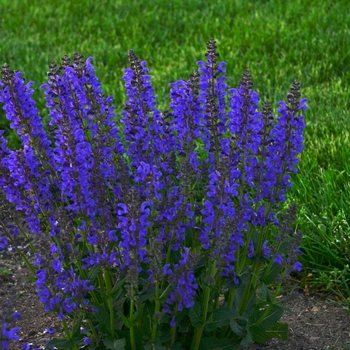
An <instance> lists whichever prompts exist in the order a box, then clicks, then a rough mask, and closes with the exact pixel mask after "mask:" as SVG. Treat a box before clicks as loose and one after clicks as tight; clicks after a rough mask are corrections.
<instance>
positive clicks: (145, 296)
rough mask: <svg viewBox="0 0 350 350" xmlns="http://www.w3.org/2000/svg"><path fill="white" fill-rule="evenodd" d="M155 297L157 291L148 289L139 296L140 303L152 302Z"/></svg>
mask: <svg viewBox="0 0 350 350" xmlns="http://www.w3.org/2000/svg"><path fill="white" fill-rule="evenodd" d="M154 297H155V289H154V288H152V289H148V290H146V291H145V292H144V293H143V294H140V295H139V296H138V303H140V304H141V303H144V302H145V301H147V300H150V299H152V298H154Z"/></svg>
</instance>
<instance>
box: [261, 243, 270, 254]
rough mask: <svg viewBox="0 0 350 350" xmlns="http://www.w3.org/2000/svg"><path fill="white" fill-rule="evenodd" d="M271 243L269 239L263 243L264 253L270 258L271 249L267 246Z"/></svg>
mask: <svg viewBox="0 0 350 350" xmlns="http://www.w3.org/2000/svg"><path fill="white" fill-rule="evenodd" d="M268 243H269V241H265V242H264V243H263V245H262V249H263V255H264V256H265V257H267V258H270V256H271V249H270V248H269V247H268V246H267V245H268Z"/></svg>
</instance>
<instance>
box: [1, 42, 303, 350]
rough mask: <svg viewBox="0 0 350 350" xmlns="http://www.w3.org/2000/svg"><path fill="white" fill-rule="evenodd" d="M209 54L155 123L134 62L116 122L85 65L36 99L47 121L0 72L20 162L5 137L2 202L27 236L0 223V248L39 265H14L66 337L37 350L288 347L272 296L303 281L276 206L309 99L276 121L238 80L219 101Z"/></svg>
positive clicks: (17, 80) (217, 76)
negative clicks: (28, 277) (22, 247)
mask: <svg viewBox="0 0 350 350" xmlns="http://www.w3.org/2000/svg"><path fill="white" fill-rule="evenodd" d="M218 56H219V54H218V53H217V47H216V44H215V41H214V40H213V39H211V40H210V41H209V42H208V45H207V53H206V60H205V61H199V62H197V65H198V70H197V71H195V72H194V73H193V74H191V75H190V76H189V79H188V80H180V81H177V82H175V83H172V84H170V86H171V90H170V97H171V103H170V106H169V110H166V111H161V110H159V109H157V105H156V95H155V92H154V89H153V88H152V84H151V81H150V80H151V76H150V75H149V72H148V68H147V67H146V62H145V61H141V60H140V59H139V58H138V57H137V55H136V54H135V52H133V51H130V52H129V62H130V67H129V68H127V69H126V70H125V75H124V77H123V79H124V82H125V89H126V97H127V99H126V103H125V107H124V110H123V112H122V116H121V118H116V113H115V112H114V107H113V105H112V103H113V99H112V97H106V96H105V95H104V94H103V92H102V87H101V83H100V82H99V81H98V79H97V77H96V74H95V70H94V68H93V66H92V64H91V61H92V59H91V58H88V59H87V60H84V59H83V57H82V56H81V55H79V54H75V55H74V58H73V59H72V60H71V59H69V58H68V57H64V58H63V59H62V63H61V65H60V66H57V65H56V64H54V63H53V64H51V65H50V71H49V73H48V77H49V78H48V83H47V84H45V85H43V86H42V87H41V88H42V89H43V90H44V94H45V99H46V107H47V108H48V111H49V112H48V118H47V120H48V123H44V122H43V119H42V118H41V117H40V116H39V113H38V109H37V107H36V104H35V102H34V100H33V99H32V94H33V90H32V88H31V86H32V84H33V83H25V81H24V79H23V77H22V73H20V72H15V71H12V70H10V68H9V66H7V65H5V66H3V67H2V79H1V80H0V102H1V103H2V104H3V109H4V111H5V112H6V117H7V119H8V120H9V122H10V127H11V128H12V129H14V130H16V132H17V134H18V135H19V136H20V138H21V140H22V148H21V149H19V150H16V151H13V150H10V149H9V148H8V146H7V141H6V139H5V138H4V136H3V132H1V134H2V135H1V136H0V144H1V147H0V152H1V155H0V160H1V162H0V189H1V192H2V193H3V195H4V196H6V203H7V204H6V205H8V206H14V208H15V209H16V210H17V211H19V212H20V213H21V215H23V216H24V218H25V227H23V228H20V225H14V224H13V222H14V221H15V220H16V216H15V215H13V216H12V217H11V220H9V218H8V217H7V218H3V220H2V226H1V238H0V242H1V245H2V246H3V247H4V246H6V245H7V244H11V242H12V241H13V236H14V235H24V237H25V238H26V239H29V240H30V241H31V246H30V247H31V249H32V251H33V257H34V258H33V259H31V258H28V257H27V256H24V255H23V258H24V259H25V262H26V264H27V265H28V267H29V268H30V270H31V271H32V272H33V274H34V275H35V278H36V288H37V293H38V296H39V298H40V300H41V302H42V303H43V304H44V307H45V310H46V311H48V312H54V313H56V314H57V316H58V318H59V320H61V321H62V324H63V327H64V331H65V333H64V334H65V336H64V338H62V339H53V340H51V341H50V342H49V343H48V344H47V345H46V348H47V349H79V348H86V349H114V350H117V349H131V350H135V349H145V350H147V349H157V350H161V349H172V350H174V349H175V350H176V349H179V350H180V349H191V350H197V349H201V350H207V349H208V350H209V349H214V348H215V349H218V348H221V347H225V349H238V348H239V347H240V346H247V345H249V344H252V343H254V342H255V343H259V344H263V343H265V342H267V341H268V340H270V339H271V338H274V337H276V338H280V339H283V340H286V339H287V329H288V327H287V325H286V324H283V323H279V322H278V321H279V319H280V318H281V316H282V314H283V312H284V310H285V308H284V307H283V306H281V305H279V304H278V303H276V297H277V296H278V293H279V291H280V287H281V283H282V282H283V280H284V279H285V278H286V277H287V276H288V274H289V273H290V271H291V270H293V269H294V270H297V271H300V270H301V264H300V263H299V262H297V260H296V259H297V255H298V254H300V253H301V252H300V250H299V242H300V239H301V234H300V232H296V233H295V232H294V230H293V229H291V227H292V224H293V221H294V217H295V214H296V207H295V205H291V206H290V207H289V208H286V206H285V202H286V191H287V189H288V188H289V187H290V186H291V182H290V174H291V173H293V172H296V171H297V168H296V165H297V163H298V156H299V154H300V152H301V151H302V148H303V129H304V127H305V125H304V122H303V119H304V117H303V116H301V115H300V111H302V110H306V109H307V107H306V105H305V103H306V99H301V98H300V86H299V83H298V82H297V81H295V82H294V83H293V85H292V88H291V90H290V91H289V93H288V94H287V103H285V102H280V103H279V105H280V106H279V108H278V116H277V117H274V115H273V113H272V109H271V107H270V104H269V103H268V102H265V103H263V104H262V106H260V100H259V96H258V94H257V93H256V92H255V91H253V83H252V79H251V74H250V72H249V71H246V72H245V73H244V74H243V76H242V80H241V81H240V82H239V84H238V86H237V88H232V89H229V88H228V86H227V83H226V77H225V72H226V68H225V67H226V63H224V62H219V61H218ZM18 224H19V223H18ZM276 280H277V282H278V284H277V288H276V289H275V291H274V293H272V292H271V291H270V290H269V288H268V287H269V286H270V285H271V284H272V283H273V282H276ZM5 335H6V334H5Z"/></svg>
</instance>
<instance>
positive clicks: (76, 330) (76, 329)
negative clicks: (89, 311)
mask: <svg viewBox="0 0 350 350" xmlns="http://www.w3.org/2000/svg"><path fill="white" fill-rule="evenodd" d="M83 316H84V315H83V314H82V313H80V314H79V317H78V319H77V320H76V321H75V322H74V328H73V334H74V335H76V334H80V333H81V331H80V326H81V322H82V321H83Z"/></svg>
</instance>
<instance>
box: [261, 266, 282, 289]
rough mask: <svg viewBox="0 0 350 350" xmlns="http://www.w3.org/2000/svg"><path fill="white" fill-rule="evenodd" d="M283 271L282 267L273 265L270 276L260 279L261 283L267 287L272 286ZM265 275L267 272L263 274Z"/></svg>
mask: <svg viewBox="0 0 350 350" xmlns="http://www.w3.org/2000/svg"><path fill="white" fill-rule="evenodd" d="M266 268H267V267H266ZM282 270H283V266H282V265H279V264H276V263H273V265H272V268H271V270H270V272H269V273H268V275H267V276H266V277H265V278H261V279H260V283H261V284H265V285H267V286H268V285H270V284H271V283H273V282H274V281H275V280H276V278H277V276H278V275H279V274H280V273H281V271H282ZM264 273H265V272H263V273H262V275H263V274H264Z"/></svg>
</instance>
